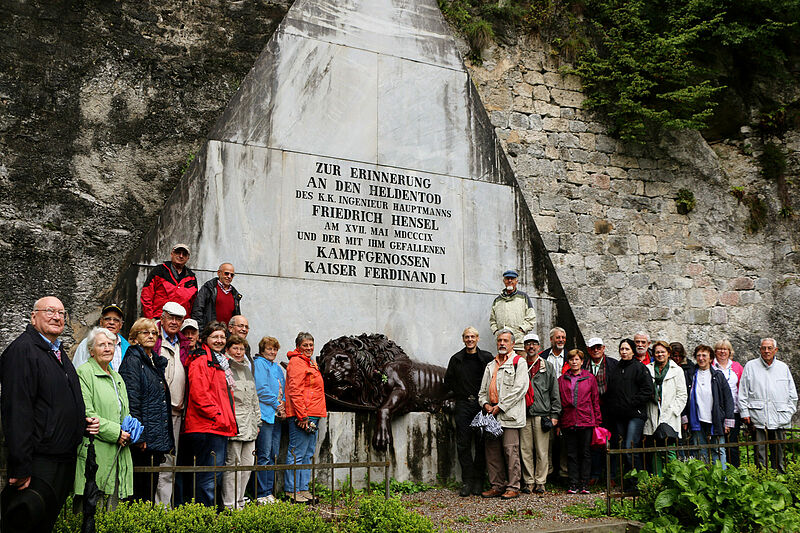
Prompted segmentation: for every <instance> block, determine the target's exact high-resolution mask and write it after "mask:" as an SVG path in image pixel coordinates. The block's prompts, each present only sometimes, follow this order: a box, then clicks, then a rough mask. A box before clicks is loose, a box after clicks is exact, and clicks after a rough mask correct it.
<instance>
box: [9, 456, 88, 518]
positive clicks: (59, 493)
mask: <svg viewBox="0 0 800 533" xmlns="http://www.w3.org/2000/svg"><path fill="white" fill-rule="evenodd" d="M33 478H36V479H37V480H39V481H43V482H45V483H47V484H48V485H49V486H50V487H51V488H52V489H53V494H54V495H55V502H54V505H53V506H52V507H47V508H46V509H45V511H44V516H42V517H41V522H40V523H39V524H37V526H36V528H35V530H36V531H42V532H48V531H52V530H53V526H55V524H56V520H58V513H59V512H61V509H62V508H63V507H64V502H66V501H67V496H69V493H70V492H72V488H73V485H74V483H75V460H74V459H73V460H72V461H69V460H66V461H57V460H53V459H51V458H49V457H42V456H37V455H34V456H33V460H32V469H31V480H33ZM5 490H15V489H13V488H12V487H6V488H5ZM3 503H5V499H3ZM0 516H2V517H4V518H5V516H6V509H5V508H0ZM3 521H4V520H3ZM0 522H2V521H0ZM2 528H3V531H6V530H7V529H8V530H10V528H8V527H7V525H6V524H4V523H3V524H2ZM32 531H33V529H32Z"/></svg>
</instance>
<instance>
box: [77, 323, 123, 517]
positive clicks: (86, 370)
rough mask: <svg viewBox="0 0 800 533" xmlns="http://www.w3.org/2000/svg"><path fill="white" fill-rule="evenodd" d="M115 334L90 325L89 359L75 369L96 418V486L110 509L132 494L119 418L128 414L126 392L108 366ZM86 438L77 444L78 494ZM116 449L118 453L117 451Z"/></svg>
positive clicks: (88, 412) (89, 413)
mask: <svg viewBox="0 0 800 533" xmlns="http://www.w3.org/2000/svg"><path fill="white" fill-rule="evenodd" d="M115 342H116V335H114V334H113V333H111V332H110V331H109V330H107V329H105V328H94V329H93V330H92V331H91V332H90V333H89V337H88V342H87V345H88V348H89V355H90V358H89V361H87V363H86V364H84V365H82V366H81V367H80V368H79V369H78V378H79V379H80V383H81V392H82V393H83V403H84V404H85V405H86V416H91V417H98V418H99V419H100V432H99V433H98V434H97V436H96V437H95V439H94V449H95V454H96V456H97V476H96V481H97V486H98V488H99V489H100V491H101V492H102V493H104V494H106V495H108V496H109V500H108V507H109V509H113V508H115V507H116V506H117V503H118V502H119V500H123V499H125V498H129V497H130V496H131V495H132V494H133V462H132V461H131V451H130V448H129V447H128V444H130V434H129V433H128V432H126V431H122V428H121V424H122V420H123V419H124V418H125V416H126V415H127V414H128V393H127V391H126V389H125V382H124V381H123V380H122V377H121V376H120V375H119V374H118V373H117V372H116V371H114V370H112V369H111V367H110V366H109V363H110V362H111V359H112V358H113V357H114V344H115ZM88 445H89V439H88V438H86V437H84V438H83V443H81V445H80V446H79V447H78V463H77V467H76V470H75V494H76V495H82V494H83V489H84V485H85V484H86V479H85V478H84V473H85V470H86V452H87V449H88ZM118 450H119V453H117V451H118Z"/></svg>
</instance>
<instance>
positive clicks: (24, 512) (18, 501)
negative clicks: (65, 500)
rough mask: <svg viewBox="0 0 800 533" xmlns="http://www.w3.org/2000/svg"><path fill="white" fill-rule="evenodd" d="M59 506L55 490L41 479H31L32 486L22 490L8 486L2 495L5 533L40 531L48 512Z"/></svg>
mask: <svg viewBox="0 0 800 533" xmlns="http://www.w3.org/2000/svg"><path fill="white" fill-rule="evenodd" d="M58 504H59V502H57V501H56V493H55V492H54V491H53V488H52V487H51V486H50V485H49V484H48V483H47V482H46V481H44V480H43V479H41V478H38V477H31V483H30V485H28V487H27V488H25V489H22V490H17V489H16V488H15V487H12V486H11V485H7V486H6V488H4V489H3V492H2V493H0V508H2V509H3V519H2V530H3V533H15V532H23V531H39V530H40V526H41V522H42V519H43V518H44V517H45V515H47V514H48V513H47V510H48V509H52V508H53V507H57V506H58Z"/></svg>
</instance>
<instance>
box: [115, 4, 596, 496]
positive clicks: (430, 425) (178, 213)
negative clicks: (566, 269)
mask: <svg viewBox="0 0 800 533" xmlns="http://www.w3.org/2000/svg"><path fill="white" fill-rule="evenodd" d="M175 242H185V243H188V244H189V245H190V246H191V248H192V257H191V259H190V263H189V265H190V267H191V268H192V269H193V270H195V272H196V273H197V274H198V278H199V282H200V283H202V282H203V281H205V280H206V279H210V278H211V277H213V275H214V272H215V271H216V269H217V266H218V265H219V264H220V263H221V262H223V261H225V262H231V263H233V264H234V265H235V267H236V281H235V284H236V287H237V289H239V291H240V292H241V293H242V294H243V295H244V297H243V299H242V303H241V305H242V312H243V314H245V315H246V316H247V317H248V319H249V320H250V325H251V337H252V339H251V341H255V342H257V340H258V339H259V338H261V336H263V335H272V336H274V337H277V338H278V339H279V340H280V342H281V345H282V346H283V347H285V348H289V349H291V348H292V347H293V346H292V343H293V339H294V337H295V335H296V334H297V332H298V331H301V330H302V331H310V332H311V333H312V334H313V335H314V336H315V337H316V339H317V347H318V349H319V348H320V347H321V346H322V345H323V344H324V343H325V342H327V341H328V340H330V339H334V338H337V337H340V336H343V335H358V334H360V333H381V334H384V335H386V336H387V337H389V338H390V339H392V340H393V341H395V342H396V343H398V344H399V345H402V347H403V348H404V349H405V351H406V353H407V354H408V355H409V357H411V358H413V359H415V360H416V361H420V362H422V363H430V364H434V365H439V366H446V365H447V361H448V359H449V357H450V355H451V354H453V353H454V352H456V351H457V350H459V349H460V348H461V341H460V338H461V332H462V330H463V329H464V327H465V326H468V325H472V326H475V327H476V328H477V329H478V330H479V331H480V333H481V343H480V344H481V346H482V347H483V348H485V349H493V347H494V340H493V337H492V335H491V332H490V330H489V324H488V317H489V311H490V306H491V304H492V301H493V299H494V297H495V296H496V295H497V294H499V291H500V290H501V289H502V279H501V273H502V272H503V271H504V270H505V269H507V268H516V269H517V270H518V271H519V272H520V280H521V283H520V287H521V288H522V289H523V290H525V291H526V292H528V294H529V295H530V296H531V298H532V299H533V301H534V305H535V308H536V314H537V320H538V328H537V329H538V333H539V334H540V335H544V336H546V334H547V330H548V329H549V328H550V327H551V326H552V325H554V324H556V323H557V324H559V325H561V326H562V327H565V328H566V329H567V330H568V331H569V332H570V335H571V336H572V337H573V338H576V339H578V342H579V343H580V342H581V341H580V332H579V330H578V328H577V325H576V323H575V318H574V316H573V314H572V311H571V310H570V307H569V304H568V302H567V300H566V297H565V295H564V290H563V288H562V286H561V284H560V282H559V280H558V278H557V276H556V273H555V270H554V268H553V265H552V263H551V261H550V259H549V258H548V256H547V252H546V250H545V248H544V246H543V244H542V239H541V236H540V235H539V232H538V231H537V229H536V226H535V224H534V222H533V219H532V217H531V215H530V213H529V211H528V208H527V206H526V203H525V201H524V199H523V197H522V191H521V190H520V188H519V186H518V185H517V182H516V180H515V178H514V175H513V173H512V172H511V170H510V167H509V166H508V163H507V161H506V158H505V154H504V153H503V151H502V150H501V148H500V145H499V143H498V140H497V139H496V137H495V135H494V130H493V127H492V126H491V124H490V122H489V119H488V116H487V114H486V112H485V110H484V108H483V106H482V104H481V102H480V100H479V98H478V96H477V93H476V91H475V88H474V86H473V84H472V83H471V81H470V78H469V76H468V74H467V71H466V70H465V68H464V65H463V62H462V60H461V57H460V56H459V53H458V50H457V48H456V45H455V41H454V39H453V37H452V35H451V33H450V31H449V29H448V27H447V26H446V24H445V23H444V20H443V18H442V15H441V13H440V11H439V9H438V7H437V4H436V2H435V0H403V1H400V0H297V1H296V2H295V3H294V5H293V6H292V8H291V9H290V10H289V12H288V13H287V15H286V17H285V19H284V20H283V21H282V23H281V25H280V26H279V28H278V29H277V30H276V32H275V33H274V35H273V36H272V38H271V39H270V41H269V42H268V44H267V45H266V48H265V49H264V51H263V52H262V54H261V56H260V57H259V58H258V60H257V62H256V64H255V65H254V66H253V68H252V70H251V71H250V73H249V74H248V75H247V77H246V78H245V79H244V80H243V81H242V84H241V86H240V87H239V90H238V91H237V92H236V94H235V95H234V97H233V98H232V100H231V102H230V103H229V105H228V107H227V108H226V110H225V112H224V113H223V115H222V116H221V117H220V118H219V120H218V122H217V124H216V125H215V126H214V128H213V130H212V131H211V133H210V134H209V136H208V140H207V142H206V143H205V145H204V146H203V147H202V148H201V150H200V151H199V152H198V154H197V156H196V157H195V159H194V161H193V163H192V165H191V166H190V168H189V170H188V171H187V173H186V174H185V175H184V177H183V178H182V179H181V181H180V183H179V185H178V187H177V188H176V189H175V191H174V192H173V193H172V195H171V197H170V198H169V200H168V201H167V203H166V206H165V208H164V210H163V212H162V213H161V215H160V217H159V219H158V221H157V223H156V224H155V225H154V227H153V229H152V230H151V231H150V232H149V233H148V234H147V235H146V237H145V238H144V240H143V242H142V244H141V246H140V248H139V249H138V251H137V252H136V253H135V256H134V257H133V258H132V262H131V266H130V268H129V269H128V272H127V275H126V276H125V277H124V279H123V280H122V281H121V282H120V283H119V285H118V287H117V289H116V290H117V297H118V298H123V299H125V300H126V301H127V302H133V301H136V302H138V291H139V289H140V288H141V285H142V283H143V282H144V279H145V278H146V276H147V273H148V271H149V269H150V268H151V267H152V266H153V265H156V264H158V263H159V262H160V261H162V260H164V259H166V258H168V257H169V251H170V249H171V246H172V244H173V243H175ZM126 307H127V309H133V308H134V306H133V305H127V306H126ZM132 318H134V317H128V319H127V323H128V324H130V323H132V322H133V320H132ZM283 357H284V356H283V355H281V359H283ZM358 416H362V417H365V416H367V415H354V414H353V413H331V416H330V417H329V418H328V420H327V427H322V428H321V431H323V432H325V435H324V436H321V438H320V439H319V441H320V443H321V444H322V448H323V453H327V454H328V456H326V457H321V458H320V460H336V461H352V460H360V459H364V458H366V456H369V457H371V458H373V459H376V458H377V457H376V455H375V452H374V451H370V450H369V448H370V446H369V441H370V435H369V434H368V433H369V432H370V431H371V428H372V425H373V424H370V423H368V422H365V421H364V420H358V419H357V418H358ZM359 427H360V428H363V429H364V431H363V432H359V431H358V428H359ZM448 428H449V421H448V420H446V418H445V417H444V416H443V415H438V416H437V415H430V414H427V413H411V414H409V415H404V416H401V417H399V418H397V419H396V420H395V421H394V423H393V433H394V448H393V449H391V450H389V454H390V455H391V457H392V459H393V464H394V470H393V474H392V475H394V477H396V478H398V479H403V478H413V479H417V480H418V481H432V480H435V476H436V473H437V472H438V473H439V474H441V475H450V476H452V475H455V468H456V465H455V453H454V450H455V447H454V444H453V442H452V439H450V438H449V436H450V434H449V433H447V432H448V431H451V430H449V429H448ZM361 434H364V438H363V439H362V440H363V441H364V442H363V443H362V442H360V441H359V438H360V437H359V435H361ZM354 450H355V451H354ZM437 450H438V452H437Z"/></svg>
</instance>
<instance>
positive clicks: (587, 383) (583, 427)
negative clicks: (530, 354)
mask: <svg viewBox="0 0 800 533" xmlns="http://www.w3.org/2000/svg"><path fill="white" fill-rule="evenodd" d="M585 358H586V355H585V354H584V353H583V352H582V351H580V350H570V352H569V353H568V354H567V364H568V365H569V369H568V370H567V371H566V372H564V374H562V375H561V377H560V378H558V388H559V391H560V392H561V409H562V410H561V418H560V419H559V422H558V427H559V428H560V430H561V432H562V433H563V434H564V441H565V443H566V445H567V472H568V474H569V490H567V493H568V494H577V493H578V492H580V493H581V494H589V489H588V488H587V484H588V482H589V473H590V471H591V467H592V456H591V453H590V452H591V448H590V446H591V444H592V432H593V431H594V428H595V427H596V426H599V425H600V423H601V422H602V417H601V415H600V394H599V393H598V392H597V380H596V379H595V377H594V376H593V375H592V373H591V372H589V371H588V370H585V369H583V368H581V366H582V365H583V360H584V359H585Z"/></svg>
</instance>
